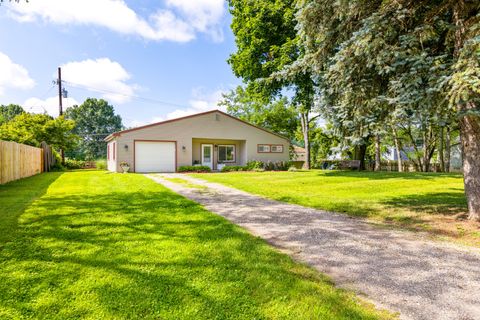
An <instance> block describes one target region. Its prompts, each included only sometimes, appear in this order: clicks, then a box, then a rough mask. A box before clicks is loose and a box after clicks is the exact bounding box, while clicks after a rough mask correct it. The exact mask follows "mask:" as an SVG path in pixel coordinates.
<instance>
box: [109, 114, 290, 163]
mask: <svg viewBox="0 0 480 320" xmlns="http://www.w3.org/2000/svg"><path fill="white" fill-rule="evenodd" d="M105 140H106V141H107V142H108V144H107V163H108V170H110V171H116V172H121V171H122V170H121V168H120V163H121V162H127V163H128V164H129V166H130V171H133V172H175V171H177V170H178V168H179V167H180V166H191V165H195V164H201V165H204V166H208V167H210V168H211V169H212V170H218V169H219V168H220V167H221V166H223V165H245V164H246V163H247V161H249V160H261V161H264V162H266V161H288V160H289V147H290V141H289V140H288V139H286V138H285V137H282V136H280V135H278V134H276V133H273V132H270V131H268V130H266V129H263V128H260V127H257V126H255V125H252V124H250V123H248V122H245V121H243V120H240V119H238V118H235V117H233V116H231V115H229V114H226V113H224V112H222V111H219V110H212V111H208V112H203V113H198V114H194V115H190V116H186V117H182V118H177V119H172V120H167V121H163V122H158V123H153V124H149V125H145V126H141V127H137V128H133V129H128V130H123V131H119V132H115V133H113V134H111V135H109V136H108V137H107V138H105Z"/></svg>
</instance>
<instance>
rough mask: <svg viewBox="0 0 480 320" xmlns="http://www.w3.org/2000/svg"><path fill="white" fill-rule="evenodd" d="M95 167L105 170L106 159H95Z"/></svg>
mask: <svg viewBox="0 0 480 320" xmlns="http://www.w3.org/2000/svg"><path fill="white" fill-rule="evenodd" d="M95 168H96V169H97V170H107V160H105V159H97V160H96V161H95Z"/></svg>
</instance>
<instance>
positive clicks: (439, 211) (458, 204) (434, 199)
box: [382, 188, 467, 216]
mask: <svg viewBox="0 0 480 320" xmlns="http://www.w3.org/2000/svg"><path fill="white" fill-rule="evenodd" d="M452 189H454V190H455V188H452ZM382 204H384V205H386V206H387V207H389V208H392V209H398V208H402V209H407V210H409V211H414V212H418V213H427V214H431V215H442V216H454V215H458V214H462V213H465V212H467V201H466V199H465V194H464V193H463V192H435V193H425V194H409V195H404V196H399V197H394V198H389V199H386V200H383V201H382Z"/></svg>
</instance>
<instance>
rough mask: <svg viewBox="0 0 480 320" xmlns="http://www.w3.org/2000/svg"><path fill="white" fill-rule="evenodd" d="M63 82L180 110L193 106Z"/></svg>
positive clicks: (76, 86) (80, 87)
mask: <svg viewBox="0 0 480 320" xmlns="http://www.w3.org/2000/svg"><path fill="white" fill-rule="evenodd" d="M62 82H64V83H65V84H68V85H70V86H72V87H74V88H78V89H84V90H89V91H96V92H100V93H106V94H115V95H119V96H124V97H127V98H132V99H138V100H144V101H146V102H152V103H159V104H166V105H170V106H174V107H180V108H190V107H191V106H186V105H181V104H177V103H173V102H168V101H162V100H157V99H152V98H146V97H141V96H138V95H129V94H125V93H120V92H114V91H109V90H104V89H98V88H92V87H89V86H85V85H83V84H79V83H75V82H70V81H65V80H62Z"/></svg>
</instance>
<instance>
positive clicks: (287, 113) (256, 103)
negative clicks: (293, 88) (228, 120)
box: [219, 86, 300, 140]
mask: <svg viewBox="0 0 480 320" xmlns="http://www.w3.org/2000/svg"><path fill="white" fill-rule="evenodd" d="M219 105H220V106H225V107H227V112H228V113H229V114H231V115H233V116H235V117H238V118H240V119H242V120H245V121H247V122H250V123H252V124H255V125H257V126H260V127H263V128H266V129H269V130H271V131H273V132H276V133H278V134H281V135H283V136H285V137H289V138H290V139H291V140H293V139H295V134H296V132H297V129H298V127H299V123H300V120H299V117H298V113H297V111H296V110H295V107H294V106H293V105H292V104H291V103H290V101H288V99H287V98H286V97H282V98H279V99H275V100H273V101H265V100H264V99H262V98H261V97H258V96H252V95H251V94H249V93H248V92H247V91H246V90H245V89H244V87H242V86H238V87H237V88H236V89H234V90H232V91H230V92H229V93H226V94H224V95H223V99H222V100H221V101H220V103H219Z"/></svg>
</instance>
